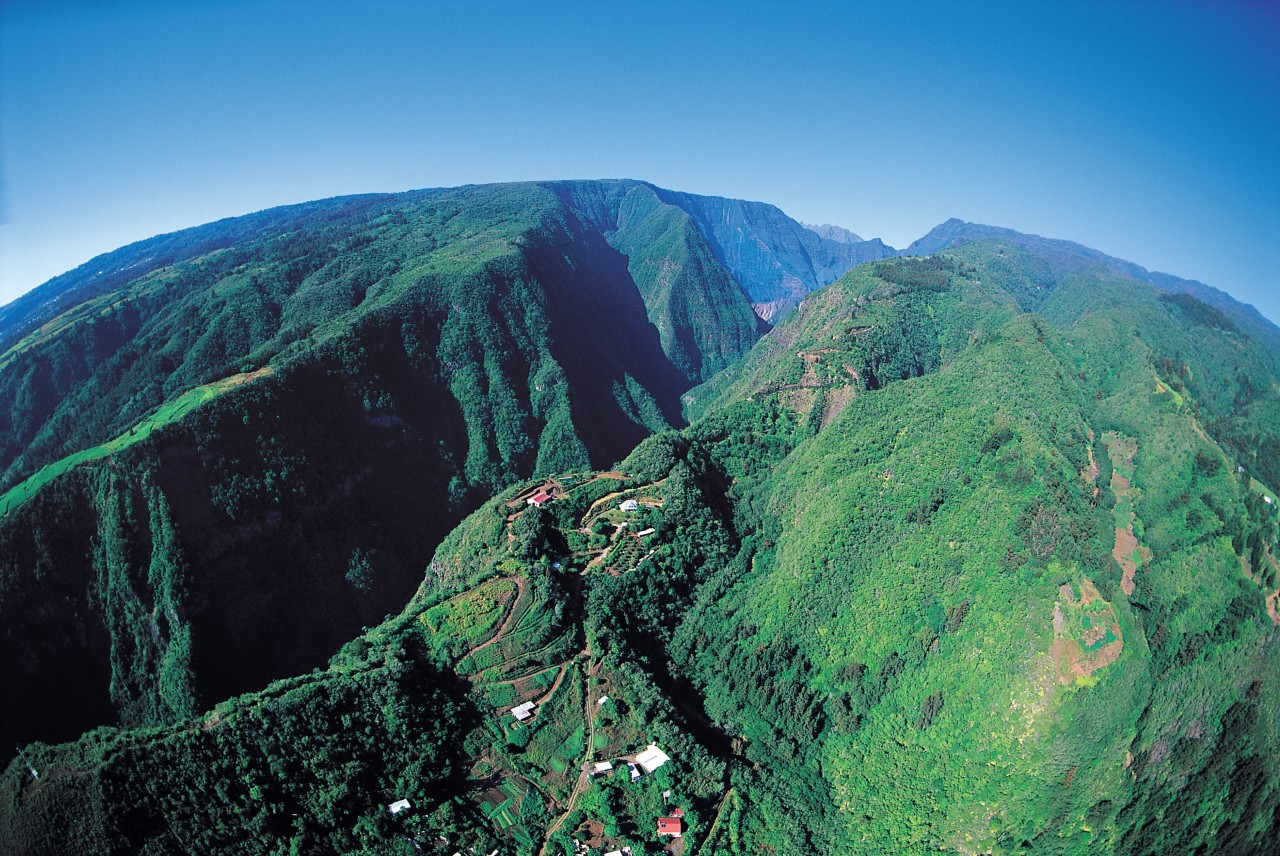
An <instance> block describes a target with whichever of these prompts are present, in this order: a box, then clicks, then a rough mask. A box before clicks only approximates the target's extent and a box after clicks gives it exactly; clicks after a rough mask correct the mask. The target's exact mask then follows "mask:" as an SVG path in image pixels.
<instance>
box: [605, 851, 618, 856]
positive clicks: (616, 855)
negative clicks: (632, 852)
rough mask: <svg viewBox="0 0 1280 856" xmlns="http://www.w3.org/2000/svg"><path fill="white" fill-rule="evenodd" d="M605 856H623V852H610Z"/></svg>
mask: <svg viewBox="0 0 1280 856" xmlns="http://www.w3.org/2000/svg"><path fill="white" fill-rule="evenodd" d="M604 856H622V851H621V850H610V851H609V852H608V853H606V854H604Z"/></svg>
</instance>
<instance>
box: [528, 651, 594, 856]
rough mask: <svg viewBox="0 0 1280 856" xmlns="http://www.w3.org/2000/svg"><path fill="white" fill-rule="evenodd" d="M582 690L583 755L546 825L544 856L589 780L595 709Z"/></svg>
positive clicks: (586, 675)
mask: <svg viewBox="0 0 1280 856" xmlns="http://www.w3.org/2000/svg"><path fill="white" fill-rule="evenodd" d="M582 653H583V654H585V655H587V657H588V658H589V657H590V653H589V652H588V651H587V650H586V649H584V650H583V651H582ZM598 670H599V669H598V664H597V666H596V667H588V668H587V669H585V670H584V675H583V680H584V681H586V680H587V679H588V678H589V677H590V676H591V675H593V674H595V673H596V672H597V671H598ZM565 671H566V672H567V671H568V669H566V670H565ZM584 690H586V691H584V692H583V693H582V698H583V701H582V706H583V711H582V715H583V718H584V719H585V720H586V723H587V748H586V752H585V754H584V755H583V758H582V764H581V766H580V767H579V769H578V780H577V781H576V782H574V784H573V790H572V791H571V792H570V793H569V801H568V802H567V803H566V804H565V810H564V813H563V814H561V815H560V816H559V817H558V818H556V820H555V823H553V824H551V825H550V826H549V827H547V835H546V838H545V839H543V842H542V849H540V850H539V851H538V856H545V854H546V852H547V846H548V845H549V844H550V843H551V836H552V835H555V834H556V833H557V832H559V831H560V827H561V826H563V825H564V822H565V821H566V820H568V819H569V815H571V814H573V812H574V809H575V808H577V806H578V798H579V797H580V796H582V792H583V791H584V790H586V787H587V783H588V782H589V781H590V780H591V773H590V772H589V771H588V767H589V765H590V764H591V753H592V752H594V751H595V743H596V719H595V716H593V714H594V713H595V711H593V710H592V709H591V693H590V691H589V690H587V689H586V688H584Z"/></svg>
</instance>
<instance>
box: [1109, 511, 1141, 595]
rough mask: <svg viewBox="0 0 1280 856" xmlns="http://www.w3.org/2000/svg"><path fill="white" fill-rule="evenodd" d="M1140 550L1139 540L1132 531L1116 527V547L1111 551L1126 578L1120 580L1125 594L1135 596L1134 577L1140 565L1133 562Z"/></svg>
mask: <svg viewBox="0 0 1280 856" xmlns="http://www.w3.org/2000/svg"><path fill="white" fill-rule="evenodd" d="M1137 549H1138V539H1137V538H1136V537H1135V536H1134V534H1133V531H1132V530H1131V529H1121V528H1119V527H1116V545H1115V547H1113V548H1112V550H1111V555H1112V556H1113V557H1114V558H1115V560H1116V563H1117V564H1119V565H1120V569H1121V570H1122V571H1124V576H1123V578H1122V579H1121V580H1120V588H1122V589H1124V593H1125V594H1133V589H1134V587H1135V586H1134V577H1135V576H1136V575H1137V573H1138V565H1137V563H1136V562H1134V561H1133V553H1134V551H1135V550H1137Z"/></svg>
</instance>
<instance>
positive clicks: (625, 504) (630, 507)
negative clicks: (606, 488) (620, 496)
mask: <svg viewBox="0 0 1280 856" xmlns="http://www.w3.org/2000/svg"><path fill="white" fill-rule="evenodd" d="M618 507H619V508H621V509H622V510H623V511H635V510H636V509H637V508H639V507H640V503H638V502H636V501H635V500H634V499H624V500H623V501H622V505H620V506H618Z"/></svg>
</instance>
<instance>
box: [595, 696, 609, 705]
mask: <svg viewBox="0 0 1280 856" xmlns="http://www.w3.org/2000/svg"><path fill="white" fill-rule="evenodd" d="M608 700H609V697H608V696H607V695H602V696H600V698H598V699H596V704H604V703H605V702H607V701H608Z"/></svg>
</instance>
